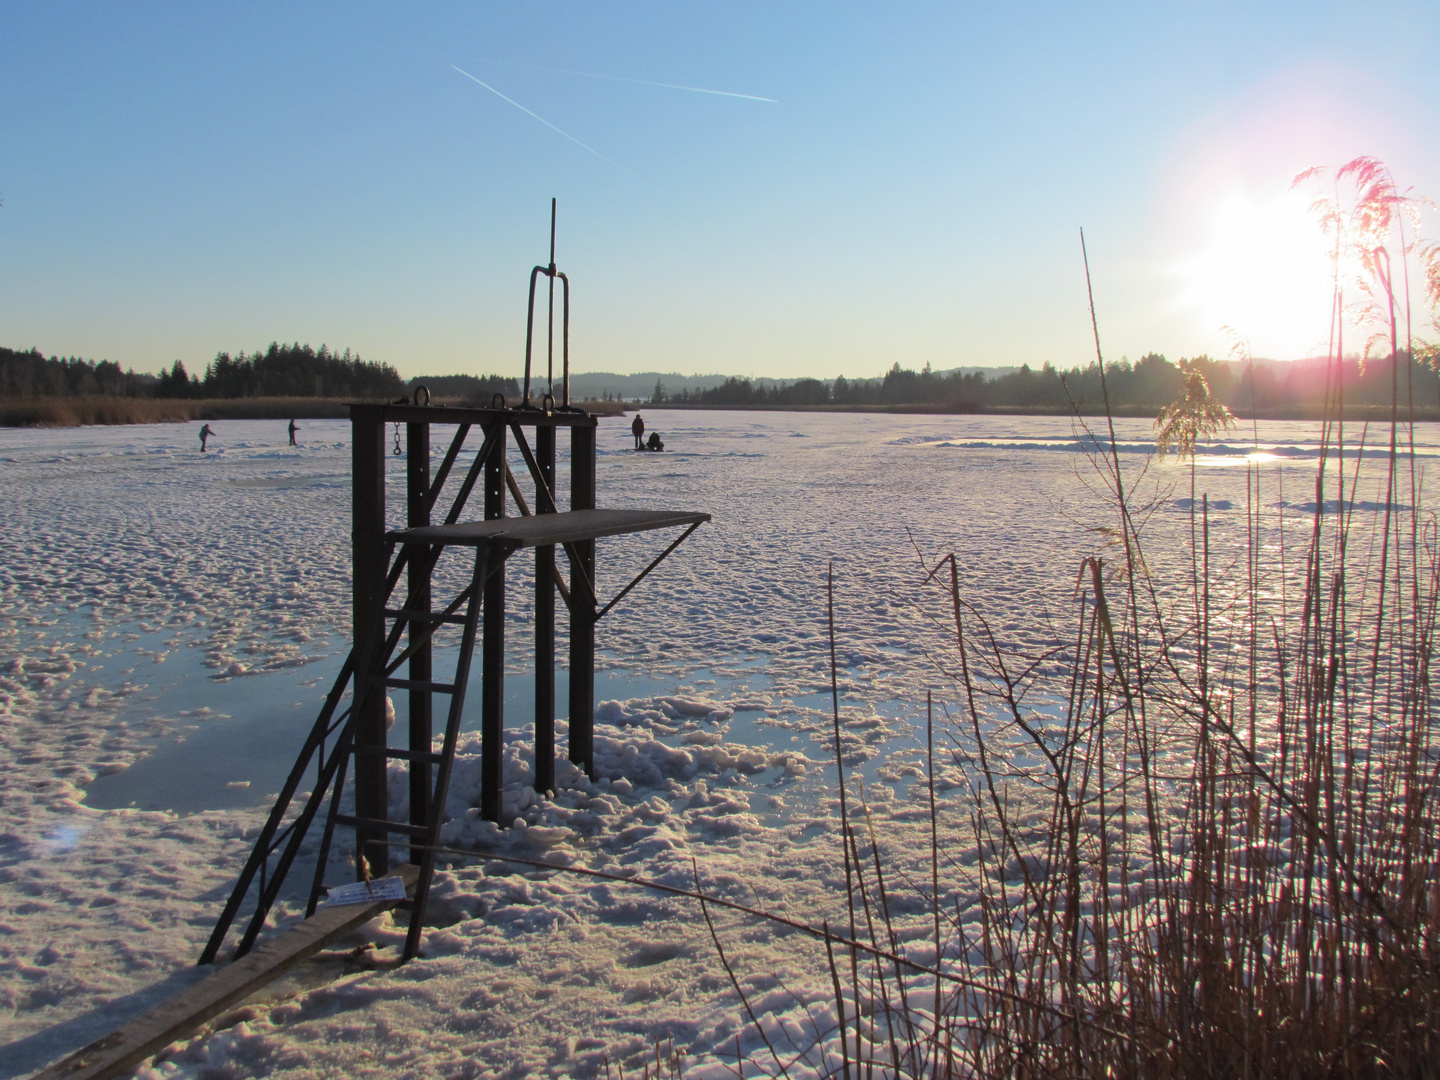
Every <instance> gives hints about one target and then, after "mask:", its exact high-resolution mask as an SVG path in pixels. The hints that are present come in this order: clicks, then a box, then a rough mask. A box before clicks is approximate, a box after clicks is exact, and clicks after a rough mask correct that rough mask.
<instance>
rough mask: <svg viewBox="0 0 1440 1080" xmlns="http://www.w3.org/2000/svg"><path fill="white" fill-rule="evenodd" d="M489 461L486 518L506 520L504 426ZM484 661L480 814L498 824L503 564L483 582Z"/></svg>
mask: <svg viewBox="0 0 1440 1080" xmlns="http://www.w3.org/2000/svg"><path fill="white" fill-rule="evenodd" d="M495 430H496V431H497V432H498V435H497V436H496V439H495V446H494V448H493V449H492V450H491V451H490V457H489V458H488V459H487V460H486V462H485V520H487V521H489V520H491V519H493V518H503V517H504V516H505V425H504V424H496V425H495ZM483 615H484V633H483V637H482V644H481V651H482V655H481V660H480V679H481V686H480V816H481V817H483V818H484V819H485V820H486V821H499V820H500V792H501V788H502V787H503V783H504V776H503V772H502V770H503V760H504V758H503V752H504V740H505V563H504V562H503V561H501V562H500V563H499V565H497V566H494V567H492V568H491V569H490V570H489V578H488V580H487V581H486V582H485V595H484V608H483Z"/></svg>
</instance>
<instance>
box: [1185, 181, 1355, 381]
mask: <svg viewBox="0 0 1440 1080" xmlns="http://www.w3.org/2000/svg"><path fill="white" fill-rule="evenodd" d="M1307 205H1308V200H1307V197H1306V196H1305V195H1304V194H1303V193H1301V192H1287V193H1286V194H1284V195H1283V196H1280V197H1278V198H1274V199H1271V200H1269V201H1266V202H1259V201H1256V200H1255V199H1253V198H1252V197H1250V196H1249V195H1248V194H1246V193H1244V192H1241V191H1232V192H1231V193H1230V194H1229V195H1228V196H1226V197H1224V198H1222V199H1221V200H1220V201H1218V202H1217V203H1215V204H1214V207H1213V209H1212V211H1211V213H1210V220H1209V228H1208V230H1207V238H1206V243H1205V246H1204V247H1203V248H1202V249H1201V250H1200V251H1198V252H1196V253H1195V254H1194V255H1192V256H1191V257H1190V258H1188V259H1186V260H1184V261H1183V262H1182V263H1180V265H1179V266H1178V267H1177V270H1178V273H1179V276H1180V277H1181V279H1182V280H1183V281H1184V282H1185V288H1184V292H1183V294H1182V296H1181V301H1182V303H1183V304H1184V305H1185V306H1187V307H1190V308H1193V309H1197V310H1198V315H1199V318H1200V320H1201V322H1202V324H1203V325H1204V327H1205V328H1206V329H1208V330H1210V331H1212V332H1213V331H1216V330H1218V329H1219V328H1220V327H1222V326H1229V327H1233V328H1234V329H1235V330H1236V331H1237V332H1238V333H1239V334H1240V335H1242V336H1243V337H1244V338H1245V339H1246V340H1247V341H1248V343H1249V347H1250V352H1251V355H1253V356H1257V357H1259V356H1263V357H1269V358H1271V359H1277V360H1293V359H1297V358H1300V357H1304V356H1312V355H1315V354H1317V353H1320V352H1323V351H1324V349H1325V343H1326V339H1327V336H1328V327H1329V311H1330V296H1331V287H1330V260H1329V258H1328V256H1327V254H1326V248H1325V241H1324V239H1323V237H1322V236H1321V234H1320V230H1319V227H1318V226H1317V224H1316V222H1315V220H1314V218H1313V217H1311V215H1310V214H1309V212H1308V210H1307Z"/></svg>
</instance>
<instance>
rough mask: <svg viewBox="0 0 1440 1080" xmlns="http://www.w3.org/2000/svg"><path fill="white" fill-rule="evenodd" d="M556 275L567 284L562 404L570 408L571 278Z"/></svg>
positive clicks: (557, 272) (557, 273) (563, 338)
mask: <svg viewBox="0 0 1440 1080" xmlns="http://www.w3.org/2000/svg"><path fill="white" fill-rule="evenodd" d="M555 276H556V277H558V278H559V279H560V280H561V281H562V282H563V283H564V285H565V332H564V335H563V337H562V340H563V341H564V343H565V344H564V346H563V349H564V358H565V388H564V390H563V392H562V393H563V396H564V400H563V401H562V402H561V404H562V405H564V406H565V407H566V408H567V409H568V408H569V407H570V279H569V278H568V277H566V276H565V275H564V274H562V273H560V272H559V271H558V270H557V271H556V273H555ZM552 284H553V279H552ZM551 392H552V393H553V392H554V391H553V390H552V391H551Z"/></svg>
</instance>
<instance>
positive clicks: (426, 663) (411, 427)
mask: <svg viewBox="0 0 1440 1080" xmlns="http://www.w3.org/2000/svg"><path fill="white" fill-rule="evenodd" d="M405 435H406V438H405V503H406V506H405V522H406V524H407V525H408V526H409V527H410V528H412V529H414V528H419V527H420V526H422V525H429V524H430V500H429V493H430V425H429V424H428V423H426V422H424V421H423V420H412V421H410V422H409V423H408V424H406V425H405ZM428 556H429V549H428V548H426V549H424V551H423V552H422V551H419V550H417V551H416V552H415V554H414V557H412V559H411V561H410V566H409V574H410V601H409V603H408V604H407V605H406V606H407V607H408V608H409V609H410V610H411V611H416V612H423V613H426V614H428V613H429V611H430V560H429V557H428ZM430 630H431V627H430V625H429V624H428V623H425V622H421V621H419V620H416V619H412V620H411V621H410V641H411V643H412V644H415V643H416V642H422V644H420V645H419V646H418V647H417V648H416V651H415V655H414V656H412V657H411V658H410V678H412V679H414V680H415V681H416V682H419V683H429V682H430V681H431V679H432V678H433V677H434V675H433V667H432V660H433V656H434V653H433V650H432V648H431V645H430V637H429V634H430ZM434 702H435V699H434V692H433V691H431V690H430V689H428V687H427V688H424V689H421V688H420V687H415V688H412V689H411V690H410V750H411V751H412V752H413V753H416V754H428V753H430V750H431V746H432V743H433V741H434V738H435V730H434V708H435V704H434ZM409 774H410V824H412V825H420V826H424V825H425V824H427V823H428V822H429V820H430V788H431V785H432V784H433V783H434V780H433V777H432V776H431V768H430V762H429V761H427V760H425V759H424V758H422V757H415V758H412V759H411V761H410V769H409ZM424 857H425V852H423V851H421V850H418V849H414V848H412V849H411V851H410V861H411V862H412V863H414V864H415V865H417V866H419V865H420V862H421V860H422V859H424Z"/></svg>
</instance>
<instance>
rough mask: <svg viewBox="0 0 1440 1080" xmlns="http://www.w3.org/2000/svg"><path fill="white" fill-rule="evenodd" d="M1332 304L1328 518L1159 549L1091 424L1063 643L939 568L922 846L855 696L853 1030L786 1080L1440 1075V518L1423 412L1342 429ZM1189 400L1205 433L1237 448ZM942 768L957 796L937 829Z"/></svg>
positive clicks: (1255, 505)
mask: <svg viewBox="0 0 1440 1080" xmlns="http://www.w3.org/2000/svg"><path fill="white" fill-rule="evenodd" d="M1376 164H1377V163H1368V162H1363V163H1358V164H1357V163H1352V165H1351V166H1346V169H1347V170H1351V175H1352V176H1355V177H1356V179H1357V186H1360V185H1362V182H1363V185H1368V187H1366V189H1365V190H1363V191H1362V192H1361V194H1362V198H1361V199H1360V200H1359V201H1358V210H1357V218H1358V217H1363V216H1364V215H1363V214H1361V213H1359V211H1364V212H1366V213H1368V214H1369V216H1368V217H1365V220H1364V222H1363V224H1364V227H1365V229H1367V230H1369V233H1368V235H1366V236H1364V237H1362V240H1364V242H1365V243H1366V245H1368V246H1366V248H1365V250H1364V251H1363V252H1362V255H1363V256H1364V258H1363V260H1362V262H1363V263H1364V264H1365V265H1368V267H1369V271H1370V275H1371V276H1370V281H1371V283H1372V285H1373V286H1374V288H1373V289H1372V291H1371V292H1370V294H1369V300H1370V301H1371V303H1372V307H1373V308H1374V310H1375V312H1377V313H1378V314H1377V317H1378V321H1379V329H1380V332H1381V333H1380V340H1381V343H1382V347H1385V346H1388V352H1389V353H1390V355H1392V356H1393V355H1394V354H1395V353H1396V351H1398V350H1399V349H1401V348H1413V343H1412V342H1408V341H1407V340H1406V337H1407V335H1406V333H1405V332H1404V330H1403V327H1404V326H1405V325H1406V324H1407V323H1408V311H1407V310H1406V308H1405V305H1404V297H1403V296H1402V295H1401V294H1399V293H1398V291H1397V290H1394V289H1392V287H1391V278H1390V275H1389V262H1388V256H1386V255H1384V254H1383V253H1381V254H1377V251H1378V250H1379V249H1378V248H1377V246H1376V243H1377V242H1378V241H1377V237H1379V236H1380V231H1379V230H1377V229H1376V228H1375V220H1376V218H1377V216H1378V215H1381V213H1382V212H1392V211H1394V210H1395V205H1394V203H1393V201H1392V202H1391V203H1390V205H1389V206H1388V209H1387V205H1386V200H1390V199H1392V197H1393V195H1394V185H1393V182H1390V181H1389V180H1388V173H1384V174H1383V175H1382V174H1381V172H1380V169H1377V168H1375V167H1374V166H1375V165H1376ZM1380 168H1383V167H1380ZM1341 175H1342V176H1343V175H1345V170H1342V171H1341ZM1377 207H1378V209H1377ZM1330 224H1331V225H1333V224H1334V219H1333V218H1332V220H1331V222H1330ZM1339 248H1340V241H1339V240H1337V251H1338V250H1339ZM1400 248H1401V250H1400V255H1401V256H1402V257H1403V255H1404V254H1405V253H1406V252H1405V245H1404V240H1403V234H1402V238H1401V244H1400ZM1337 261H1338V260H1337ZM1339 282H1340V275H1339V273H1338V271H1337V289H1336V303H1335V312H1336V317H1337V321H1336V325H1335V326H1334V327H1333V328H1332V368H1333V372H1332V379H1331V387H1330V395H1329V399H1328V401H1327V416H1328V419H1327V420H1325V421H1324V423H1323V425H1322V430H1321V436H1320V446H1319V453H1318V463H1317V465H1316V468H1315V471H1314V475H1313V487H1312V491H1311V493H1312V494H1313V502H1312V503H1311V504H1310V508H1309V509H1308V510H1304V511H1297V510H1294V509H1285V508H1284V504H1283V503H1279V502H1277V501H1276V500H1275V498H1274V492H1273V491H1269V490H1267V488H1266V484H1267V479H1268V478H1267V475H1266V474H1265V473H1264V472H1263V471H1262V469H1263V467H1262V466H1261V465H1260V464H1256V463H1252V464H1250V465H1248V466H1247V474H1246V491H1247V496H1246V499H1245V504H1244V509H1243V513H1244V517H1243V528H1242V529H1241V530H1240V532H1239V534H1238V536H1237V535H1235V534H1234V532H1233V530H1232V531H1231V533H1230V535H1229V536H1227V537H1226V538H1225V541H1224V543H1223V544H1221V543H1217V533H1216V530H1215V529H1214V528H1213V527H1212V523H1211V520H1210V514H1209V504H1208V499H1207V497H1206V496H1205V495H1204V493H1203V490H1202V491H1201V493H1200V496H1199V498H1198V499H1192V500H1191V501H1190V506H1191V511H1190V512H1191V515H1192V517H1191V521H1190V532H1189V536H1190V537H1191V542H1190V544H1189V549H1188V551H1185V552H1183V553H1182V554H1181V557H1180V558H1179V559H1178V560H1177V559H1176V558H1175V557H1174V556H1175V554H1176V553H1175V551H1174V550H1173V549H1172V550H1166V551H1155V550H1147V543H1146V541H1145V538H1144V535H1143V528H1142V526H1143V524H1144V519H1145V516H1146V515H1147V514H1148V513H1149V512H1150V511H1151V510H1152V509H1153V506H1154V503H1153V502H1152V501H1149V499H1148V496H1146V495H1142V494H1141V489H1140V488H1139V487H1138V486H1137V477H1136V475H1135V474H1134V470H1131V471H1130V472H1127V471H1126V469H1125V468H1123V467H1122V461H1121V456H1120V454H1119V453H1118V452H1115V443H1114V431H1113V428H1106V427H1104V426H1103V421H1102V426H1100V427H1098V428H1097V429H1096V430H1094V431H1089V430H1088V429H1087V433H1088V434H1090V435H1091V436H1093V439H1094V442H1095V443H1097V444H1098V445H1100V446H1101V447H1109V448H1110V450H1109V452H1104V451H1102V452H1099V453H1096V454H1095V455H1094V456H1093V457H1092V459H1091V465H1092V467H1093V476H1094V478H1095V481H1096V482H1095V484H1094V485H1093V486H1094V487H1095V488H1096V489H1097V490H1099V491H1101V492H1102V493H1103V495H1104V498H1105V503H1106V505H1107V506H1108V511H1107V514H1108V518H1109V520H1108V521H1106V522H1104V523H1103V525H1102V526H1101V528H1100V529H1099V532H1100V533H1102V534H1103V535H1104V536H1105V537H1107V538H1108V544H1107V546H1106V547H1105V548H1104V549H1102V550H1099V551H1097V552H1095V553H1094V554H1091V555H1089V556H1088V557H1084V558H1081V559H1078V560H1077V564H1076V566H1075V570H1076V572H1077V586H1076V589H1075V593H1074V596H1073V598H1072V600H1071V608H1070V610H1071V621H1070V631H1069V635H1068V638H1067V639H1065V640H1059V641H1057V642H1055V643H1054V645H1053V647H1052V648H1050V649H1048V650H1046V651H1044V652H1042V653H1041V654H1039V655H1025V654H1021V653H1019V652H1017V651H1015V650H1014V649H1011V648H1007V647H1006V646H1005V645H1004V644H1002V642H1001V641H1000V638H999V635H998V634H996V633H994V632H992V630H991V623H990V621H989V619H988V618H987V614H990V615H994V616H996V617H1001V618H1002V619H1003V613H998V612H996V613H986V612H983V611H981V610H979V609H977V608H976V607H975V606H973V605H972V604H971V603H970V602H969V601H968V600H967V598H966V595H965V587H964V585H965V583H964V579H963V575H962V574H961V572H960V569H959V564H958V562H957V560H956V558H955V556H954V555H953V554H951V555H947V556H945V557H943V558H941V559H939V560H938V561H937V562H936V563H934V564H933V565H926V566H925V567H924V570H925V580H926V582H927V585H928V587H930V588H933V589H937V590H939V595H938V596H936V597H935V598H934V602H935V603H936V604H938V605H939V606H938V609H937V610H933V611H932V616H933V617H934V618H935V619H936V620H937V622H943V624H944V625H945V626H947V627H948V630H947V631H946V633H947V634H948V637H949V643H948V652H947V655H948V660H947V661H946V669H947V670H948V671H949V672H950V674H951V675H952V677H953V685H952V686H950V687H948V688H947V691H948V692H947V693H946V695H945V696H946V698H947V700H948V701H949V702H950V706H951V707H950V708H949V710H948V711H947V713H946V717H945V722H944V723H942V724H941V725H940V732H939V733H940V734H941V735H942V742H943V743H944V744H946V748H945V750H944V752H943V753H941V754H940V755H939V760H938V761H937V760H936V755H935V752H934V742H933V740H934V737H935V735H936V730H935V727H934V726H933V716H932V717H930V718H927V734H928V737H929V738H930V740H931V742H930V747H931V752H930V761H929V776H928V791H927V792H925V795H926V796H927V797H928V800H929V807H928V809H929V818H930V821H929V836H928V851H924V850H922V851H920V852H918V853H916V852H915V851H913V850H912V851H909V852H908V853H907V852H906V851H905V850H904V849H903V847H897V846H895V845H893V844H887V841H886V838H885V837H884V836H883V835H879V834H877V832H876V829H875V827H874V826H873V825H872V822H871V819H870V817H869V815H868V814H867V812H866V810H865V808H864V805H863V803H861V804H860V805H858V806H857V797H858V796H859V795H860V791H859V789H858V788H857V787H856V786H855V785H854V784H853V781H852V780H851V778H849V777H847V776H846V775H845V771H844V763H843V760H842V758H841V753H840V747H841V737H842V734H843V723H842V719H841V713H840V709H839V703H838V694H837V695H836V701H835V704H836V708H835V743H836V746H835V749H836V764H837V767H838V768H839V769H840V775H841V781H840V782H841V803H840V805H841V818H842V830H841V832H842V835H841V838H840V848H841V850H840V853H839V858H840V860H841V861H842V862H843V866H844V881H845V894H844V895H843V896H842V897H840V898H839V899H840V903H841V905H842V909H843V911H844V912H845V917H846V918H847V919H848V926H847V927H840V928H837V930H836V931H835V932H833V933H832V932H831V930H830V928H829V927H828V926H827V927H826V940H825V950H826V953H825V960H826V962H827V963H828V966H829V969H830V972H831V979H832V987H833V1004H832V1007H831V1010H830V1014H829V1015H830V1017H831V1019H832V1021H833V1026H832V1028H831V1029H830V1030H828V1031H825V1032H822V1033H820V1035H819V1037H818V1038H817V1040H816V1042H815V1044H814V1045H812V1046H811V1047H809V1048H808V1050H806V1051H805V1052H803V1053H801V1054H799V1056H798V1057H796V1056H794V1055H792V1056H790V1057H789V1058H788V1059H787V1055H786V1053H785V1052H784V1051H782V1050H780V1049H779V1048H775V1047H771V1050H772V1053H771V1066H770V1067H769V1068H767V1071H769V1072H772V1073H776V1074H783V1073H785V1072H786V1071H787V1064H788V1067H795V1065H796V1064H797V1063H798V1061H799V1060H800V1059H802V1058H803V1059H805V1060H806V1062H807V1065H808V1067H809V1068H818V1071H819V1072H821V1073H822V1074H824V1075H833V1076H844V1077H858V1076H866V1077H869V1076H875V1075H881V1076H917V1077H918V1076H926V1077H930V1076H947V1077H948V1076H965V1077H996V1078H999V1077H1007V1078H1009V1077H1025V1078H1029V1077H1067V1078H1068V1077H1075V1078H1079V1077H1136V1078H1139V1077H1158V1078H1166V1077H1186V1078H1189V1077H1196V1078H1200V1077H1204V1078H1218V1077H1226V1078H1229V1077H1274V1076H1285V1077H1319V1076H1344V1077H1351V1076H1362V1077H1369V1076H1375V1077H1379V1076H1431V1075H1436V1074H1437V1073H1440V829H1437V825H1440V821H1437V808H1436V800H1437V796H1440V737H1437V735H1440V733H1437V730H1436V719H1437V717H1436V707H1437V697H1436V687H1435V680H1434V674H1435V666H1436V652H1435V645H1436V642H1435V630H1436V614H1437V609H1440V526H1437V517H1436V513H1435V511H1434V509H1433V506H1434V503H1433V499H1430V498H1429V496H1428V493H1427V491H1426V488H1425V480H1426V477H1425V475H1424V470H1423V462H1422V461H1421V460H1419V459H1417V457H1416V456H1415V454H1414V453H1413V427H1412V425H1411V424H1410V422H1409V420H1410V418H1411V416H1412V415H1413V414H1412V413H1411V411H1410V409H1411V405H1412V403H1411V401H1410V400H1409V397H1408V395H1407V391H1406V388H1405V387H1403V386H1401V385H1399V384H1398V382H1397V383H1396V385H1395V387H1394V393H1393V398H1392V406H1391V409H1390V414H1389V417H1388V422H1387V423H1386V424H1385V425H1383V427H1382V429H1381V432H1380V434H1379V438H1377V437H1376V432H1375V431H1374V430H1365V429H1362V430H1360V431H1357V430H1355V429H1354V427H1349V428H1347V426H1346V424H1345V423H1344V422H1343V420H1342V419H1341V417H1343V416H1344V415H1345V402H1344V400H1343V391H1342V383H1341V380H1340V357H1341V355H1342V353H1343V350H1342V345H1343V339H1342V336H1341V329H1340V327H1341V324H1340V322H1339V316H1340V314H1341V313H1342V312H1343V311H1344V310H1345V304H1344V303H1343V302H1342V299H1343V298H1342V296H1341V289H1340V286H1339ZM1096 336H1097V355H1098V331H1097V335H1096ZM1100 363H1101V365H1102V369H1103V363H1104V361H1103V358H1101V359H1100ZM1202 391H1203V388H1201V387H1196V388H1192V397H1193V398H1194V399H1195V400H1193V401H1192V402H1191V403H1190V406H1189V411H1190V415H1191V422H1192V423H1201V422H1205V420H1206V417H1207V416H1208V422H1209V423H1210V424H1212V426H1213V425H1218V424H1220V423H1223V420H1224V418H1223V417H1220V416H1218V415H1213V416H1212V415H1209V414H1208V413H1207V412H1206V410H1205V409H1204V408H1203V407H1200V406H1201V405H1203V401H1202V399H1203V397H1204V394H1203V392H1202ZM1076 423H1077V426H1079V427H1082V428H1084V427H1085V421H1084V420H1082V419H1079V418H1078V417H1077V420H1076ZM1174 434H1175V433H1174V432H1170V433H1169V434H1168V436H1167V439H1168V440H1170V441H1174V439H1173V437H1174ZM1194 434H1195V433H1194V432H1191V433H1190V435H1191V436H1193V435H1194ZM1362 440H1363V441H1364V442H1366V443H1367V444H1368V446H1369V448H1370V449H1371V450H1374V449H1376V448H1379V447H1383V448H1384V450H1385V453H1384V454H1383V455H1381V456H1379V457H1377V456H1375V455H1374V454H1373V453H1372V454H1361V453H1357V452H1356V451H1357V449H1358V446H1357V444H1358V443H1360V442H1361V441H1362ZM1194 442H1195V440H1194V438H1193V437H1190V438H1188V439H1187V438H1181V439H1180V440H1179V443H1180V446H1182V447H1183V448H1184V449H1185V450H1187V451H1189V452H1191V453H1193V451H1194ZM1377 444H1378V447H1377ZM1190 476H1191V483H1192V484H1193V483H1194V482H1195V480H1194V478H1195V476H1196V473H1195V472H1194V469H1193V459H1192V470H1191V474H1190ZM1362 504H1363V508H1362ZM832 627H833V615H832ZM832 636H833V630H832ZM832 655H833V654H832ZM832 665H833V659H832ZM946 774H948V776H947V779H946V783H947V784H953V783H956V782H958V783H959V784H960V785H961V791H962V793H963V796H964V797H962V798H961V799H959V800H951V802H950V805H952V806H955V805H958V806H959V807H961V808H962V809H961V810H959V811H958V813H957V814H955V815H952V816H950V817H946V816H945V813H944V812H943V811H942V810H937V802H936V784H937V776H945V775H946ZM956 777H958V778H959V779H958V781H956V779H955V778H956ZM847 792H848V797H847V794H846V793H847ZM942 819H943V820H942ZM911 839H912V840H913V833H912V834H911ZM922 846H923V845H922ZM887 851H888V852H889V853H890V854H889V855H888V856H887V855H886V854H885V853H886V852H887ZM897 883H899V884H897ZM917 910H920V911H922V912H923V913H924V918H923V920H922V922H923V925H921V926H920V928H919V929H920V931H921V932H920V934H919V935H918V936H917V925H916V920H915V918H914V914H915V912H916V911H917ZM927 938H928V941H927V940H926V939H927ZM718 945H719V941H718V938H717V946H718ZM722 959H723V954H722ZM737 989H738V984H737ZM747 1008H748V1005H747ZM756 1026H757V1028H763V1027H764V1025H763V1023H757V1025H756ZM769 1045H770V1044H769V1043H767V1046H769ZM737 1056H738V1053H737Z"/></svg>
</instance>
